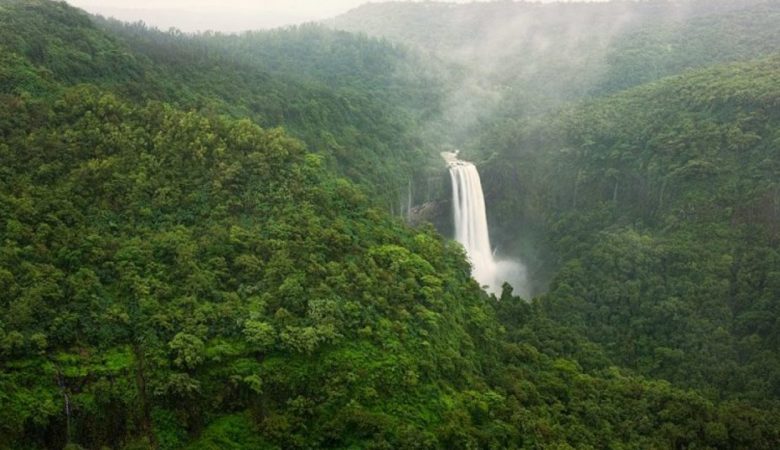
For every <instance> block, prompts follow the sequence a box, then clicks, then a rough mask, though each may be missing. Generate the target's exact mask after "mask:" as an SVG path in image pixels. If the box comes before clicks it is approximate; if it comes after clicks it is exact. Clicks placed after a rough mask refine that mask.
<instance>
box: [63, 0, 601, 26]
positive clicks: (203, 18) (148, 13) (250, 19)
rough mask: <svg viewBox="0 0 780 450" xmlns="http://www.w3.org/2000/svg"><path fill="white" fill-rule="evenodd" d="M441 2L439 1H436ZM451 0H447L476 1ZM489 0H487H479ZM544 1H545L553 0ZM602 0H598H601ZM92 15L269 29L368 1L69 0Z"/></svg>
mask: <svg viewBox="0 0 780 450" xmlns="http://www.w3.org/2000/svg"><path fill="white" fill-rule="evenodd" d="M434 1H439V0H434ZM474 1H475V0H449V1H444V3H473V2H474ZM476 1H485V0H476ZM549 1H550V0H544V1H543V2H545V3H546V2H549ZM597 1H598V0H597ZM67 2H68V3H69V4H71V5H73V6H76V7H78V8H82V9H84V10H86V11H88V12H90V13H92V14H100V15H102V16H106V17H114V18H116V19H119V20H122V21H125V22H137V21H139V20H142V21H143V22H145V23H146V24H148V25H151V26H154V27H158V28H160V29H163V30H165V29H168V28H171V27H173V28H178V29H180V30H182V31H185V32H196V31H207V30H212V31H222V32H239V31H245V30H256V29H268V28H276V27H282V26H287V25H294V24H299V23H304V22H311V21H319V20H325V19H328V18H331V17H335V16H337V15H339V14H342V13H345V12H347V11H349V10H350V9H352V8H356V7H358V6H360V5H362V4H365V3H371V2H369V1H366V0H262V1H260V2H255V1H251V0H223V1H215V0H189V1H188V0H158V1H154V0H134V1H131V0H67Z"/></svg>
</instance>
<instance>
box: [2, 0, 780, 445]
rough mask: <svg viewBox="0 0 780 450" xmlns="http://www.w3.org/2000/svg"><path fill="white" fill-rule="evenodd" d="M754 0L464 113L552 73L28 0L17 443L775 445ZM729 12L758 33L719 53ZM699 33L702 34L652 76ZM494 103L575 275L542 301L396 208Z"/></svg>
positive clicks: (494, 114) (18, 113)
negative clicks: (467, 123)
mask: <svg viewBox="0 0 780 450" xmlns="http://www.w3.org/2000/svg"><path fill="white" fill-rule="evenodd" d="M754 3H756V2H744V5H747V6H748V7H749V8H747V9H744V10H742V9H739V8H731V7H728V8H727V7H726V6H725V3H724V4H721V7H722V8H723V10H721V9H719V8H713V9H712V11H711V12H712V14H710V15H708V17H706V18H702V17H699V16H701V15H702V14H693V17H694V19H692V20H691V21H690V22H684V23H681V24H679V25H677V26H678V27H680V28H679V29H671V28H669V27H668V26H666V27H658V28H657V33H656V34H653V35H652V37H653V39H644V38H640V37H639V36H642V35H641V34H636V35H626V36H624V37H623V38H621V39H620V40H615V41H614V42H612V41H610V43H609V46H608V49H609V51H608V52H607V53H608V54H610V55H613V56H611V57H610V58H608V59H607V61H608V62H606V63H603V64H606V67H608V68H609V70H608V71H605V72H603V73H609V74H611V75H609V76H606V77H602V78H600V80H602V81H603V80H607V81H603V82H602V84H598V85H596V84H592V83H587V89H585V88H584V87H578V88H576V89H573V90H572V91H571V92H570V93H569V94H566V95H565V96H556V97H555V99H554V101H555V102H560V103H557V104H558V105H559V106H556V107H551V106H544V107H540V108H531V109H524V106H523V105H521V104H518V103H517V102H518V101H519V100H518V98H520V97H524V96H525V94H518V96H514V95H506V96H504V97H502V99H501V101H500V102H491V101H487V102H483V101H482V100H479V101H477V102H475V104H474V105H471V106H469V107H467V108H459V107H458V106H457V105H454V104H453V102H454V100H453V99H457V98H458V97H457V96H453V94H457V93H462V92H463V90H462V89H461V87H462V86H459V85H458V83H459V82H461V81H464V80H467V79H468V80H470V81H475V85H478V86H480V89H483V88H484V89H483V92H487V91H489V92H500V91H502V89H508V87H511V86H516V87H517V86H522V85H524V84H532V82H531V81H529V80H531V79H532V78H523V77H521V76H518V77H517V78H511V77H510V78H501V77H498V78H494V77H493V75H495V74H501V73H503V74H504V75H503V76H506V74H509V73H510V72H511V71H510V70H505V68H504V69H502V68H501V67H498V68H496V70H495V71H494V72H492V73H491V74H490V76H486V77H485V78H482V75H479V76H476V75H474V72H472V70H471V68H460V69H458V67H457V64H458V62H457V60H453V59H449V56H448V55H447V54H446V53H447V52H444V51H442V52H441V53H442V58H441V61H443V62H437V63H436V65H435V66H433V64H431V65H430V66H429V65H427V63H426V64H423V61H424V60H426V59H427V58H423V57H420V56H416V54H415V53H414V52H413V51H411V50H406V49H404V48H401V47H397V46H395V45H393V44H389V43H387V42H383V41H379V40H376V39H371V38H366V37H359V36H354V35H350V34H347V33H344V32H334V31H328V30H326V29H323V28H320V27H317V26H306V27H301V28H294V29H289V30H283V31H274V32H264V33H250V34H245V35H241V36H238V37H236V36H223V35H213V34H203V35H198V36H185V35H181V34H179V33H176V32H171V33H162V32H159V31H157V30H150V29H148V28H146V27H144V26H143V25H140V24H136V25H123V24H119V23H116V22H111V21H106V20H103V19H94V20H93V19H92V18H90V17H88V16H86V15H85V14H83V13H81V12H79V11H77V10H75V9H72V8H70V7H68V6H66V5H64V4H61V3H54V2H48V1H37V0H36V1H15V0H0V449H6V448H8V449H22V450H25V449H29V450H33V449H36V450H37V449H60V448H69V449H79V448H84V449H100V448H103V447H108V448H117V449H127V450H129V449H147V448H160V449H179V448H189V449H258V448H259V449H262V448H284V449H287V448H387V449H397V448H561V449H564V448H578V449H579V448H593V449H596V448H615V449H623V448H624V449H629V448H631V449H633V448H745V449H762V448H766V449H772V448H777V447H778V446H780V409H779V408H778V399H779V398H780V357H779V356H778V345H780V341H779V340H780V335H778V330H780V325H779V324H778V317H780V311H778V300H779V298H780V272H779V271H780V252H779V251H778V245H780V244H779V243H778V242H779V241H780V226H779V225H778V221H779V220H780V217H779V216H780V198H779V197H780V186H778V182H779V181H778V180H780V167H778V161H780V155H779V154H778V149H780V135H778V130H780V87H779V86H780V76H779V75H778V74H780V60H778V58H777V56H766V57H763V58H759V59H753V58H756V57H759V56H761V55H767V54H771V53H773V52H775V51H776V49H775V48H774V47H773V45H776V41H773V40H772V39H773V36H776V34H772V33H773V32H776V30H777V28H772V26H771V25H772V24H773V23H776V22H773V21H776V20H777V19H776V17H777V15H776V9H777V8H776V7H773V6H772V5H771V4H769V3H767V4H758V3H756V4H754ZM499 6H500V5H499ZM382 7H387V5H385V6H382ZM430 7H431V5H428V4H423V5H419V8H430ZM470 7H472V6H470ZM473 7H474V8H477V6H473ZM495 7H498V6H497V5H488V6H485V8H488V9H489V8H495ZM524 7H525V6H524ZM378 8H380V7H378ZM572 8H577V11H585V10H587V9H588V8H589V7H586V6H582V5H579V6H578V5H574V6H572ZM598 8H599V11H602V12H604V11H607V12H608V11H612V9H610V8H617V10H620V11H623V6H621V5H620V4H617V5H606V6H599V7H598ZM643 8H646V10H642V11H639V12H637V13H636V14H637V17H638V19H636V20H640V19H641V21H646V22H647V23H655V22H652V21H657V20H660V19H658V17H666V15H665V14H666V13H664V10H663V5H662V4H659V3H648V4H646V6H643ZM694 9H695V8H694ZM423 10H424V9H423ZM617 10H615V11H617ZM364 12H365V11H364ZM716 13H717V14H716ZM615 14H618V13H617V12H615ZM575 16H576V15H575ZM427 17H428V19H427V20H434V19H435V18H439V17H440V15H436V14H429V15H428V16H427ZM609 17H614V16H607V18H605V19H604V20H605V21H606V22H609ZM735 17H736V18H739V19H734V18H735ZM746 18H747V19H746ZM420 20H421V21H422V22H421V23H422V25H420V26H428V25H427V24H429V23H430V22H426V21H425V20H426V16H425V15H424V14H422V15H421V16H420ZM435 20H438V19H435ZM664 20H665V19H664ZM746 20H747V22H745V21H746ZM707 21H709V22H707ZM739 21H742V22H739ZM716 22H717V23H718V24H720V25H719V26H721V27H722V28H721V29H724V30H737V31H734V32H733V34H734V36H736V37H745V33H744V32H743V31H739V30H744V28H738V27H737V28H735V25H733V24H734V23H737V22H739V23H751V24H760V25H756V27H755V30H754V32H755V33H754V35H753V36H752V37H750V38H749V39H748V38H747V37H745V39H743V40H741V41H740V40H739V39H737V40H729V41H728V42H722V43H720V45H722V47H723V48H726V47H728V49H731V50H728V51H726V50H724V51H719V50H717V51H716V50H710V49H709V48H708V50H707V51H704V50H702V51H695V49H696V45H698V44H696V42H697V41H696V39H694V38H696V37H699V38H700V40H699V42H700V43H701V42H707V40H708V39H709V37H707V35H706V34H702V33H704V31H703V30H709V29H710V27H711V26H714V25H711V24H712V23H716ZM643 23H644V22H643ZM385 24H386V25H388V26H390V25H391V24H392V21H386V22H385ZM428 28H429V30H435V27H428ZM407 29H408V30H415V29H417V28H416V27H415V26H409V27H408V28H407ZM444 29H446V30H449V28H446V27H445V28H444ZM679 30H686V31H684V33H688V35H686V36H690V38H688V37H686V38H685V39H680V38H679V36H680V33H683V31H679ZM697 30H699V31H697ZM639 33H650V31H648V30H643V31H640V32H639ZM596 34H597V33H596ZM429 35H434V36H435V34H434V33H429ZM391 37H392V36H391ZM471 37H472V38H482V37H483V36H480V35H479V34H471ZM705 38H706V39H705ZM447 39H449V38H447ZM669 39H680V42H681V43H684V44H685V45H690V46H691V47H689V48H690V49H692V50H691V51H692V52H693V53H691V52H689V51H681V52H669V53H668V54H664V55H665V56H664V55H660V56H658V58H659V59H658V60H657V61H656V62H654V67H659V68H660V69H659V70H658V71H657V72H654V73H651V72H648V71H639V72H636V73H634V72H631V73H628V72H627V70H628V69H629V68H632V67H635V65H636V64H637V63H636V62H634V61H636V60H639V61H648V60H649V59H648V58H644V57H639V58H636V59H632V58H631V55H632V54H633V53H632V52H639V53H640V54H643V53H652V52H653V49H656V48H657V47H656V46H655V45H656V44H657V45H661V46H662V45H665V43H666V42H667V40H669ZM407 42H408V40H407ZM452 42H459V41H454V40H453V41H452ZM773 42H775V44H773ZM651 44H652V45H651ZM681 45H682V44H681ZM600 48H601V47H600ZM629 48H630V49H634V50H631V51H629V50H627V49H629ZM437 51H440V49H437ZM605 51H606V50H605ZM607 53H605V54H607ZM692 54H693V55H694V56H696V57H694V56H692ZM691 58H693V59H691ZM748 58H750V60H749V61H746V62H740V63H736V64H729V65H722V64H721V63H723V62H728V61H734V60H739V59H748ZM511 61H512V60H507V61H505V62H507V64H511ZM555 61H557V62H555ZM600 61H601V60H600ZM564 62H565V58H564V59H561V60H553V62H551V63H550V64H551V65H554V64H559V63H561V64H562V63H564ZM450 64H456V66H448V65H450ZM600 64H601V63H600ZM715 64H719V65H717V66H715V67H712V68H703V69H701V70H698V71H695V72H686V73H685V74H683V75H680V76H676V77H673V78H667V79H663V80H660V81H656V82H653V83H649V84H643V83H645V82H646V81H652V80H655V79H656V78H660V77H661V76H664V75H669V74H673V73H676V72H679V71H680V70H682V69H686V68H691V67H704V66H710V65H715ZM443 67H449V68H453V69H454V70H455V72H454V75H453V74H446V75H442V72H441V70H442V68H443ZM507 67H510V65H508V66H507ZM551 67H552V66H549V67H547V68H545V69H544V70H551V71H554V70H553V69H552V68H551ZM544 70H542V71H541V72H539V73H544ZM547 73H551V72H547ZM609 80H612V81H609ZM640 84H642V85H641V86H637V85H640ZM594 86H600V87H598V89H596V87H594ZM629 86H637V87H634V88H632V89H629V90H625V91H621V90H622V89H623V88H625V87H629ZM472 87H473V85H472ZM468 89H471V87H469V88H468ZM468 89H466V91H468ZM599 89H601V90H599ZM618 91H621V92H619V93H617V94H616V95H614V96H611V97H598V98H595V97H596V93H599V92H601V93H603V92H618ZM535 95H537V96H538V97H537V98H539V99H544V98H546V97H545V96H547V95H550V94H549V93H545V92H544V90H542V91H540V92H537V93H536V94H535ZM585 96H593V97H594V98H591V99H589V100H588V101H587V102H578V103H576V104H567V103H566V102H567V101H570V100H572V99H580V98H582V97H585ZM487 97H491V95H487ZM550 98H552V97H550ZM551 102H552V100H551ZM560 105H567V106H565V107H561V106H560ZM486 106H494V107H495V109H494V110H482V111H476V110H474V109H473V108H477V107H479V108H483V107H486ZM453 107H454V108H455V109H458V111H457V112H456V113H454V114H453V112H452V110H451V109H452V108H453ZM472 107H473V108H472ZM520 110H523V111H525V112H524V113H523V114H516V112H517V111H520ZM476 112H481V113H482V114H486V116H485V117H489V118H490V119H491V120H490V126H486V124H487V122H485V123H483V124H482V126H481V128H479V129H480V132H479V133H475V134H474V137H473V138H472V139H471V140H470V141H469V143H468V146H469V147H468V148H466V149H465V150H466V151H468V152H470V153H472V154H474V155H484V158H485V163H484V164H482V165H481V167H480V169H481V170H482V172H483V174H484V176H483V178H484V180H485V184H486V191H487V193H488V195H489V198H488V201H489V207H490V208H491V212H492V214H493V217H492V219H494V223H497V224H500V225H501V226H499V227H497V229H496V234H497V235H498V236H500V237H501V239H502V240H503V241H504V242H507V243H508V242H509V241H512V240H513V238H514V237H516V236H517V234H518V233H517V230H516V229H515V228H513V227H514V226H517V225H518V224H520V225H521V226H522V227H523V229H524V235H530V236H532V237H533V238H538V239H539V240H540V242H542V241H541V239H542V238H544V241H543V242H545V243H544V244H538V243H534V244H533V245H531V244H528V243H527V242H523V241H517V242H516V243H515V244H514V245H515V246H516V247H517V248H519V249H520V251H525V252H527V253H528V254H530V252H531V251H530V250H529V248H531V247H533V248H536V249H537V250H538V249H542V250H538V251H537V259H536V261H535V263H536V264H537V265H538V266H539V267H541V268H543V269H544V270H543V272H546V273H550V274H553V273H554V274H555V277H554V279H553V281H552V283H551V285H550V289H549V292H548V293H547V294H546V295H543V296H541V297H540V298H538V299H536V300H534V301H533V302H530V303H528V302H526V301H524V300H522V299H519V298H516V297H513V296H512V295H511V289H510V288H509V287H506V288H505V290H504V292H503V294H502V295H501V298H500V299H495V298H492V297H488V296H487V295H486V294H485V293H484V292H482V291H481V290H480V289H479V287H478V286H477V285H476V283H475V282H474V281H472V280H471V279H470V277H469V276H468V274H469V267H468V264H467V263H466V261H465V258H464V255H463V253H462V250H461V249H460V247H459V246H457V245H455V244H454V243H453V242H451V241H448V240H446V239H444V238H443V237H441V236H440V235H439V234H438V233H437V232H436V231H435V230H434V229H433V228H432V227H429V226H424V227H421V228H419V229H411V228H409V227H407V226H406V225H404V224H403V223H401V221H399V220H398V219H396V218H394V217H392V215H391V214H390V213H388V211H391V212H392V210H395V212H397V211H398V207H397V203H398V200H399V196H403V195H405V189H406V186H407V183H408V181H409V180H410V179H412V180H417V179H421V178H423V177H425V176H426V175H427V174H428V173H429V172H430V171H431V170H433V169H431V168H430V164H431V161H432V159H435V157H436V153H437V151H438V150H439V149H438V148H437V147H436V146H435V145H434V143H433V142H432V139H434V138H436V137H438V135H439V133H442V132H443V131H446V130H447V127H448V126H449V125H450V124H451V122H450V121H451V120H452V118H453V117H456V116H457V115H458V114H466V113H469V114H472V113H476ZM472 121H473V123H475V124H476V123H479V122H478V121H476V120H472ZM276 127H283V129H282V128H276ZM476 129H477V128H471V129H464V130H461V131H469V133H473V130H476ZM463 134H467V133H463ZM458 135H459V133H457V132H453V133H451V134H448V135H447V136H449V137H450V138H451V139H453V140H454V139H456V138H457V136H458ZM402 191H403V192H402ZM526 230H527V231H528V232H527V233H526V232H525V231H526ZM497 300H500V301H497Z"/></svg>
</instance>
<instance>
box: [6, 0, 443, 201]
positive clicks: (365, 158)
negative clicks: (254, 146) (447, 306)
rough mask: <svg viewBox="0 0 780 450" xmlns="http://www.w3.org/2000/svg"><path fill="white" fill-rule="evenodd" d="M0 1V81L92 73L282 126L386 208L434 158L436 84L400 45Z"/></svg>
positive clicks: (30, 82)
mask: <svg viewBox="0 0 780 450" xmlns="http://www.w3.org/2000/svg"><path fill="white" fill-rule="evenodd" d="M4 3H5V4H7V6H6V10H4V11H2V10H0V43H2V44H0V45H1V46H2V48H3V49H4V50H3V56H2V58H6V59H10V58H13V60H12V61H9V64H6V65H4V68H3V69H2V70H3V71H4V72H0V89H2V90H1V91H0V92H6V93H20V92H21V91H25V92H30V93H44V92H47V91H51V90H52V89H54V88H56V87H58V86H59V85H60V84H65V85H73V84H78V83H90V84H96V85H98V86H101V87H104V88H106V89H109V90H111V91H113V92H117V93H119V94H120V95H122V96H123V97H127V98H129V99H132V100H136V101H145V100H161V101H165V102H168V103H171V104H173V105H175V106H177V107H180V108H183V109H185V110H190V109H194V110H197V111H200V112H201V113H203V114H204V115H207V116H214V115H219V114H224V113H227V114H230V115H232V116H238V117H248V118H251V119H252V120H253V121H255V122H256V123H258V124H260V125H261V126H264V127H269V128H270V127H276V126H282V125H283V126H284V127H285V128H286V129H287V130H288V131H289V132H290V133H291V134H293V135H294V136H296V137H298V138H300V139H302V140H303V141H304V142H305V143H306V144H307V146H308V148H309V149H310V150H311V151H313V152H316V153H318V154H321V155H323V156H326V164H328V165H329V166H330V167H332V168H334V169H335V170H337V171H339V172H340V173H341V174H344V175H346V176H348V177H349V178H351V179H352V180H354V181H356V182H358V183H359V184H360V185H361V187H362V188H363V189H364V190H368V191H370V192H371V193H372V194H373V197H374V198H378V199H381V200H382V201H383V203H384V204H385V205H388V207H389V206H391V205H392V206H396V205H397V203H398V202H397V200H398V198H399V197H400V196H401V195H402V194H403V195H405V192H406V191H405V189H406V186H407V184H408V181H409V179H411V178H414V177H416V176H418V175H420V174H421V173H423V172H424V170H423V168H424V167H426V166H427V163H428V161H429V160H430V158H429V157H427V156H426V154H424V153H423V151H422V150H421V145H422V144H421V142H420V140H419V138H418V137H417V135H418V134H419V133H418V132H417V129H416V128H417V126H418V123H419V119H420V116H425V115H430V114H432V112H431V111H429V108H431V107H435V105H437V104H438V102H437V101H436V95H437V94H436V90H435V89H428V88H427V86H430V85H431V81H430V80H429V79H428V78H427V76H426V75H425V74H424V73H415V72H412V68H411V67H413V62H414V60H413V56H412V55H408V54H407V53H406V52H405V51H403V50H401V49H399V48H395V47H393V46H390V45H388V44H383V43H381V42H379V41H376V40H372V39H367V38H360V37H357V36H353V35H349V34H347V33H343V32H329V31H326V30H324V29H322V28H319V27H315V26H308V27H302V28H300V29H290V30H286V31H280V32H268V33H260V34H257V35H254V34H247V35H242V36H241V37H236V36H232V37H227V36H207V35H204V36H201V37H199V38H195V39H193V38H190V37H187V36H185V35H182V34H179V33H175V32H173V33H163V32H159V31H157V30H150V29H148V28H147V27H145V26H144V25H143V24H133V25H123V24H120V23H116V22H111V21H99V22H98V23H97V25H95V24H93V23H92V21H91V19H90V18H89V17H88V16H87V15H86V14H83V13H81V12H79V11H77V10H74V9H72V8H70V7H68V6H66V5H64V4H56V3H52V2H46V1H41V0H35V1H19V2H16V1H8V0H6V1H4ZM311 55H319V57H318V58H314V57H311ZM302 74H305V76H304V75H302ZM391 76H392V77H391ZM421 91H424V92H425V95H422V94H420V92H421Z"/></svg>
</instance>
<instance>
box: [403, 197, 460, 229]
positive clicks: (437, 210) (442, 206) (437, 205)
mask: <svg viewBox="0 0 780 450" xmlns="http://www.w3.org/2000/svg"><path fill="white" fill-rule="evenodd" d="M448 203H449V202H446V201H431V202H425V203H423V204H421V205H415V206H413V207H412V210H411V211H410V213H409V224H410V225H412V226H418V225H420V224H422V223H425V222H430V223H432V224H434V225H435V226H436V227H437V228H439V225H440V224H444V223H445V222H446V221H447V220H446V218H447V217H448V215H447V214H448V213H449V209H450V208H449V206H450V205H449V204H448Z"/></svg>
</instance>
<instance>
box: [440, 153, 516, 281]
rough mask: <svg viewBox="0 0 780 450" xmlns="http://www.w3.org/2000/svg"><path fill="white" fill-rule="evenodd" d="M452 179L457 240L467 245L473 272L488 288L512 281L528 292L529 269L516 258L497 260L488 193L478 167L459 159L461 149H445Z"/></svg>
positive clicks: (444, 155) (444, 154)
mask: <svg viewBox="0 0 780 450" xmlns="http://www.w3.org/2000/svg"><path fill="white" fill-rule="evenodd" d="M442 157H443V158H444V160H445V161H447V165H448V166H449V169H450V179H451V180H452V209H453V215H454V220H455V240H457V241H458V242H460V243H461V244H462V245H463V247H464V248H465V249H466V253H467V255H468V257H469V260H470V261H471V267H472V272H471V275H472V276H473V277H474V279H475V280H477V282H478V283H479V284H480V285H482V286H487V291H488V292H491V293H495V294H500V293H501V286H502V285H503V284H504V282H508V283H509V284H511V285H512V287H513V288H514V289H515V292H516V293H517V294H520V295H522V296H526V294H527V293H526V270H525V267H524V266H523V265H522V264H520V263H519V262H516V261H511V260H497V259H496V258H495V255H494V250H493V249H492V248H491V246H490V233H489V231H488V223H487V213H486V210H485V196H484V195H483V193H482V182H481V181H480V179H479V172H477V167H476V166H475V165H474V164H472V163H470V162H467V161H461V160H460V159H458V154H457V153H449V152H444V153H442Z"/></svg>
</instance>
